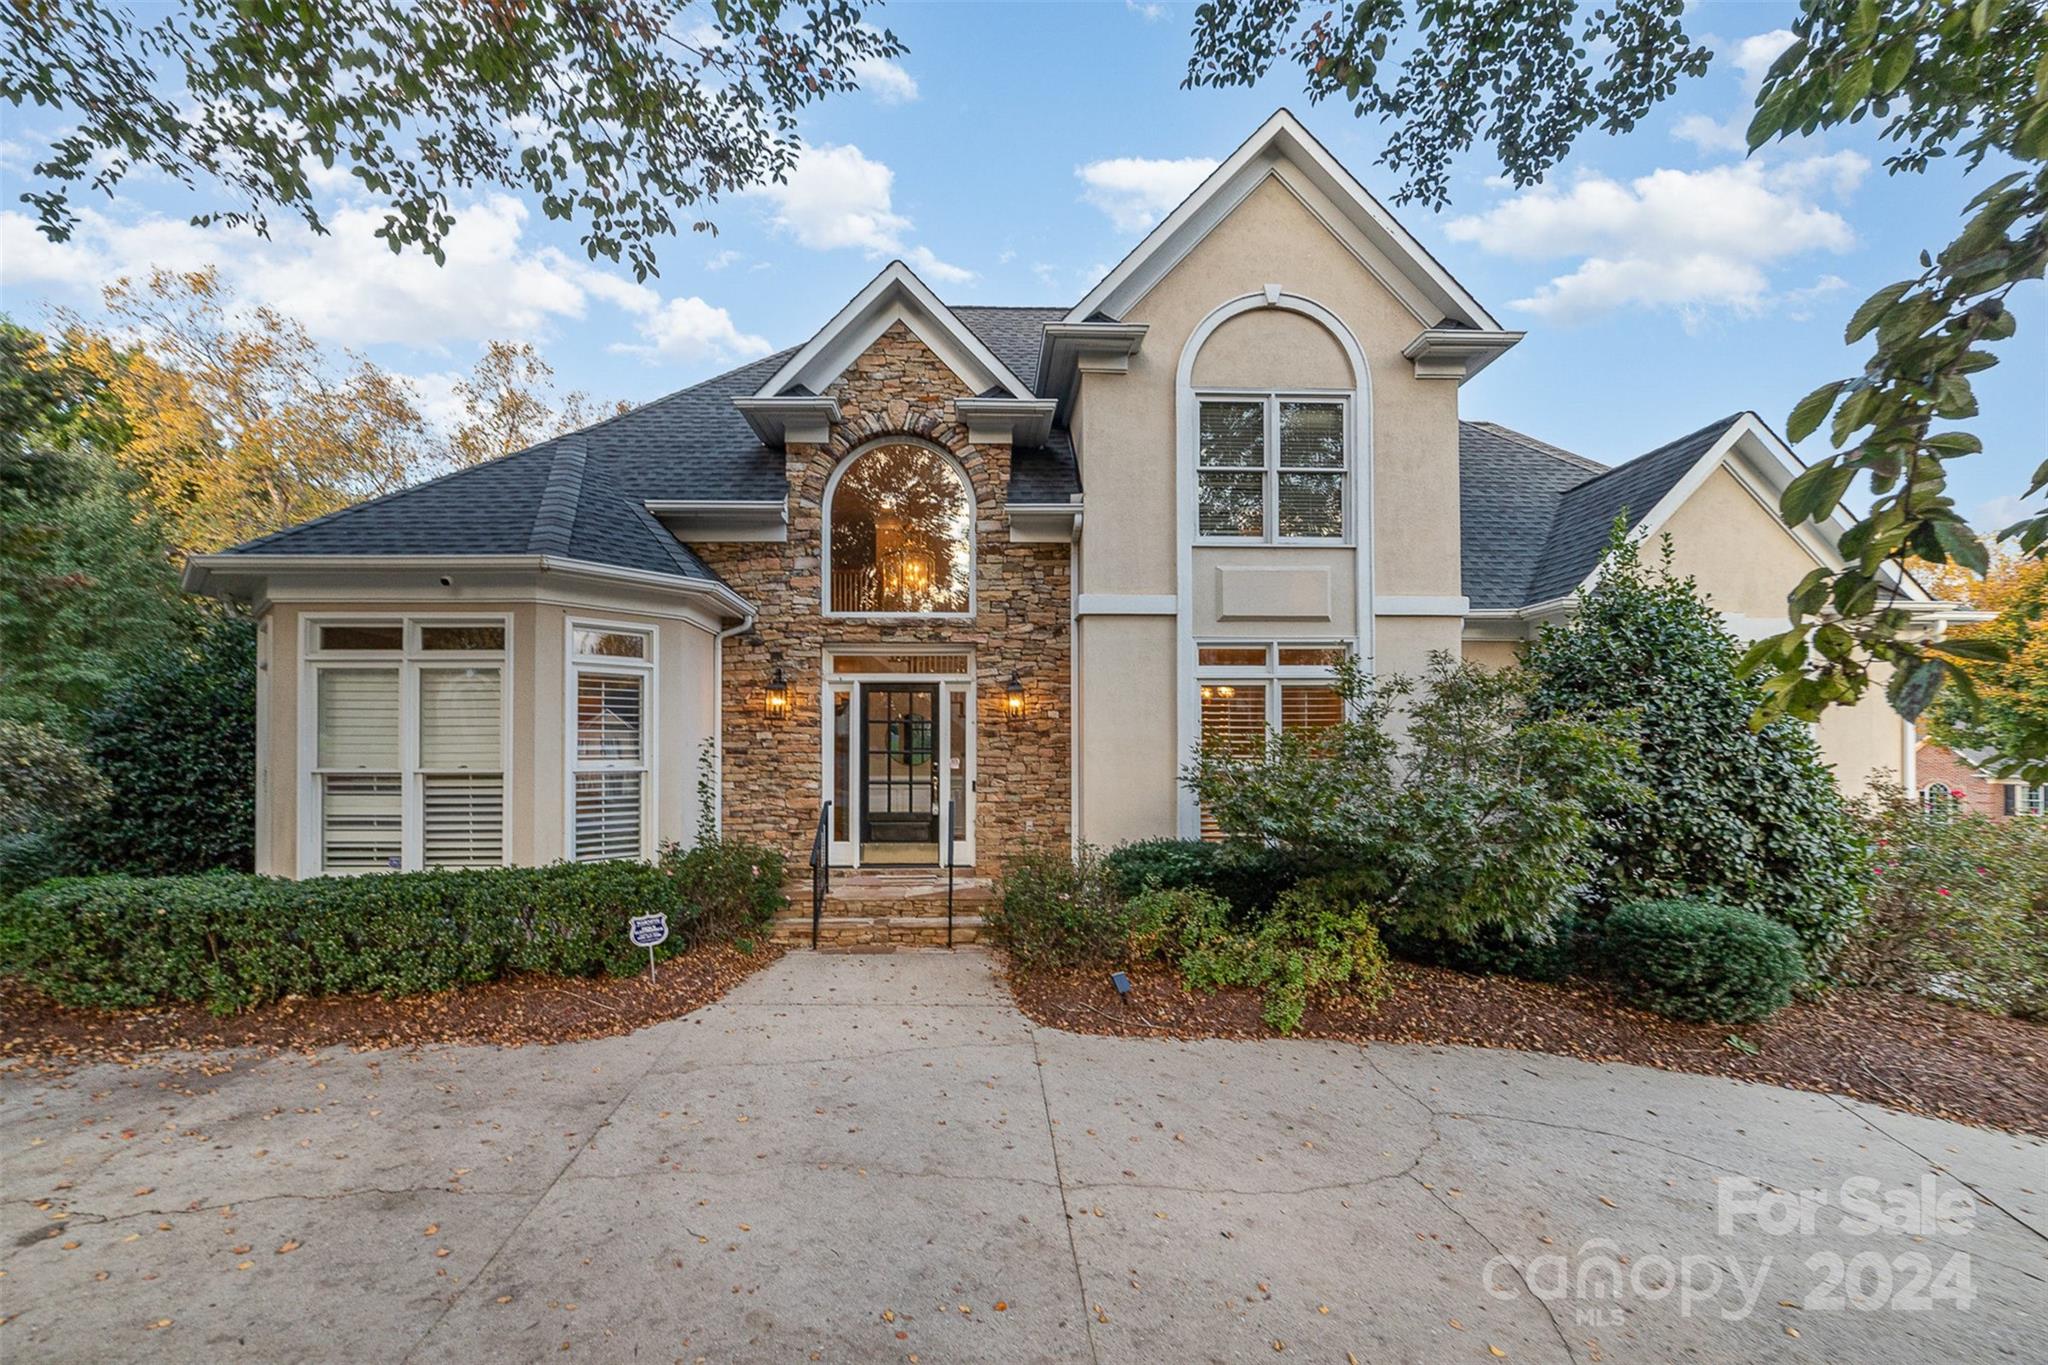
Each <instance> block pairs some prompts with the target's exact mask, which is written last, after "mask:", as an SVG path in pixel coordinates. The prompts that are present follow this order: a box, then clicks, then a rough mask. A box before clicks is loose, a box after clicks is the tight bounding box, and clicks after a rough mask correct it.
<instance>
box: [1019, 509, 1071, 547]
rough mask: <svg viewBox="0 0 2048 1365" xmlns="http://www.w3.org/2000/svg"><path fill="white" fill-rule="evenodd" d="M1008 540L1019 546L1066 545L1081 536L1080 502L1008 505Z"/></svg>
mask: <svg viewBox="0 0 2048 1365" xmlns="http://www.w3.org/2000/svg"><path fill="white" fill-rule="evenodd" d="M1009 513H1010V539H1011V540H1013V541H1015V542H1017V543H1018V544H1020V545H1065V544H1070V543H1072V541H1073V540H1074V538H1075V537H1076V536H1078V535H1080V534H1081V517H1082V508H1081V503H1080V502H1079V501H1078V500H1076V501H1074V502H1013V503H1011V504H1009Z"/></svg>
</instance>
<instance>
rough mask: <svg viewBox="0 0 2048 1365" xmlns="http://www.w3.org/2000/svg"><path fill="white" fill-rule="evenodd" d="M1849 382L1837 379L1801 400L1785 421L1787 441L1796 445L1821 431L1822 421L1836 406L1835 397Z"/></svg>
mask: <svg viewBox="0 0 2048 1365" xmlns="http://www.w3.org/2000/svg"><path fill="white" fill-rule="evenodd" d="M1848 382H1849V381H1848V380H1846V379H1837V380H1835V381H1834V382H1833V383H1830V384H1823V385H1821V386H1820V387H1819V388H1817V389H1815V390H1814V391H1813V392H1812V393H1809V394H1808V395H1806V397H1804V398H1802V399H1800V400H1799V405H1798V406H1797V407H1795V408H1793V409H1792V415H1791V416H1790V417H1788V418H1786V419H1785V439H1786V440H1787V441H1790V442H1792V443H1793V444H1795V445H1796V444H1798V443H1799V442H1800V441H1803V440H1805V439H1806V438H1807V437H1809V436H1811V435H1813V433H1814V432H1815V431H1817V430H1819V429H1820V424H1821V419H1823V418H1825V417H1826V416H1827V415H1828V409H1829V408H1832V407H1833V406H1834V405H1835V395H1836V394H1838V393H1840V392H1841V391H1842V386H1843V385H1845V384H1847V383H1848Z"/></svg>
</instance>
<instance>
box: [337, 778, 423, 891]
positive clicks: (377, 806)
mask: <svg viewBox="0 0 2048 1365" xmlns="http://www.w3.org/2000/svg"><path fill="white" fill-rule="evenodd" d="M320 782H321V801H320V862H321V866H322V867H323V868H325V869H326V870H327V871H330V872H368V871H374V870H377V869H381V868H393V867H397V866H398V855H399V846H400V839H401V837H402V835H403V820H402V818H401V813H400V802H401V800H402V794H403V790H404V787H403V784H402V783H401V782H400V781H399V779H398V774H396V773H384V774H368V773H329V774H327V775H326V776H325V777H323V778H321V779H320Z"/></svg>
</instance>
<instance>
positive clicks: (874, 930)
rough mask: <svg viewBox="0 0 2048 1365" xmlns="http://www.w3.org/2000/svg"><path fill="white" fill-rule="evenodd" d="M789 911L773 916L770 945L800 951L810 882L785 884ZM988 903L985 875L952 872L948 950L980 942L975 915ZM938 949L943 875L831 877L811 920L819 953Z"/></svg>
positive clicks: (896, 872)
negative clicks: (814, 920) (816, 916)
mask: <svg viewBox="0 0 2048 1365" xmlns="http://www.w3.org/2000/svg"><path fill="white" fill-rule="evenodd" d="M783 894H784V895H786V896H788V897H789V908H788V909H787V910H785V911H783V913H782V914H781V915H779V916H777V917H776V920H775V924H774V926H773V928H772V929H771V931H770V937H771V938H772V939H773V941H774V942H776V943H781V944H787V945H790V946H793V947H807V946H809V944H810V941H811V883H810V879H809V878H808V877H806V878H802V879H800V880H799V879H792V880H791V881H790V882H789V883H787V884H786V885H785V886H784V887H783ZM994 901H995V887H994V884H993V883H992V881H991V880H990V879H989V878H987V877H976V876H972V875H968V874H964V873H961V872H958V871H956V872H955V873H954V878H953V945H954V946H955V947H961V946H964V945H966V944H970V943H978V942H980V941H981V938H982V932H983V927H984V926H983V920H982V912H983V911H984V910H985V909H986V908H987V907H988V906H989V905H991V904H993V903H994ZM945 946H946V874H945V872H944V871H943V870H941V871H938V872H934V871H933V870H931V869H930V868H918V869H914V870H901V869H887V870H865V869H864V870H861V871H857V872H853V871H849V872H835V873H834V874H833V875H832V888H831V890H830V891H829V892H828V893H827V895H826V898H825V906H824V913H823V915H822V916H821V918H820V919H819V923H818V948H819V950H820V951H825V952H868V953H877V952H879V953H887V952H894V951H895V950H896V949H897V948H910V947H923V948H929V947H939V948H943V947H945Z"/></svg>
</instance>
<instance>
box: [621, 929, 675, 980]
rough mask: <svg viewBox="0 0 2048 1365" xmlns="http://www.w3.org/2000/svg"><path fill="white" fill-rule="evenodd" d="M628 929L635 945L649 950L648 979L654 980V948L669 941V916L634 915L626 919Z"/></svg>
mask: <svg viewBox="0 0 2048 1365" xmlns="http://www.w3.org/2000/svg"><path fill="white" fill-rule="evenodd" d="M626 929H627V932H628V933H630V934H631V935H632V938H633V946H634V947H636V948H645V949H646V950H647V979H648V980H649V981H652V980H654V950H655V948H656V947H658V946H659V945H661V944H663V943H666V942H668V916H667V915H665V914H654V915H634V916H633V917H632V918H630V919H628V920H627V921H626Z"/></svg>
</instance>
